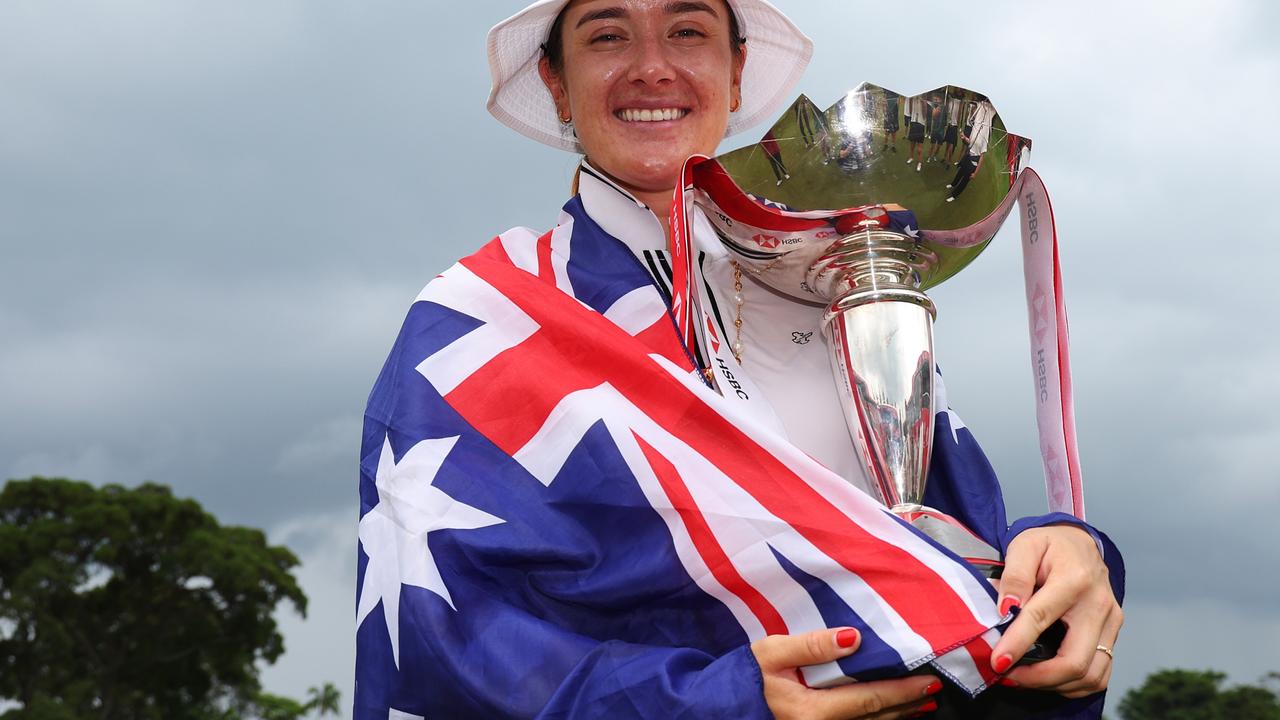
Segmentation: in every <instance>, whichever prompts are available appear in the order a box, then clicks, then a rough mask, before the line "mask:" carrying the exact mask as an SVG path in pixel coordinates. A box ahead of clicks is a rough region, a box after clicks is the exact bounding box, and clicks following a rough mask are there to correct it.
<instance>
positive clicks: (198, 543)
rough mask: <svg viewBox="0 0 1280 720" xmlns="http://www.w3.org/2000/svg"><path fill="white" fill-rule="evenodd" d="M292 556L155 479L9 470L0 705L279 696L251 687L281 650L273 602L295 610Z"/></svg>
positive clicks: (226, 718) (96, 707)
mask: <svg viewBox="0 0 1280 720" xmlns="http://www.w3.org/2000/svg"><path fill="white" fill-rule="evenodd" d="M297 565H298V559H297V558H296V557H294V555H293V554H292V553H291V552H289V551H288V550H287V549H285V548H283V547H273V546H269V545H268V544H267V542H266V538H265V536H264V535H263V533H262V532H261V531H259V530H255V529H252V528H246V527H236V526H224V525H220V524H219V523H218V522H217V520H215V519H214V518H213V516H212V515H210V514H208V513H206V512H205V511H204V510H203V509H202V508H201V507H200V505H199V504H197V503H196V502H195V501H193V500H181V499H178V498H175V497H173V495H172V493H171V492H170V491H169V489H168V488H166V487H164V486H161V485H152V484H146V485H142V486H140V487H137V488H132V489H129V488H124V487H121V486H118V485H108V486H105V487H101V488H95V487H93V486H91V485H89V484H88V483H83V482H73V481H70V480H62V479H44V478H32V479H30V480H22V481H18V480H14V481H10V482H9V483H8V484H7V485H6V486H5V487H4V490H3V492H0V698H3V699H7V700H10V701H16V702H17V703H19V705H20V707H19V708H18V709H16V710H12V711H10V712H9V713H6V714H5V715H4V717H5V718H6V719H7V718H11V717H14V718H31V719H33V720H34V719H35V718H41V719H43V718H48V719H49V720H56V719H58V718H62V717H68V718H101V719H102V720H111V719H114V718H121V719H128V720H133V719H135V718H137V719H151V718H156V719H159V718H165V719H166V720H167V719H178V720H182V719H186V718H191V719H192V720H214V719H215V718H216V719H218V720H231V719H233V718H237V717H240V716H241V715H248V714H258V715H260V716H262V717H264V718H265V717H267V713H269V712H274V711H277V710H282V709H283V710H289V709H291V708H290V707H287V706H285V705H286V704H285V703H283V702H279V701H285V700H288V699H287V698H276V697H275V696H269V695H266V694H264V693H262V692H261V688H260V686H259V683H258V668H257V665H256V663H258V662H259V661H262V662H266V663H271V662H273V661H275V659H276V658H277V657H279V656H280V654H281V653H282V652H283V651H284V643H283V639H282V638H281V636H280V633H279V631H278V630H277V627H276V623H275V620H274V619H273V617H272V613H273V612H274V610H275V608H276V606H277V605H278V604H279V603H281V602H282V601H286V600H287V601H289V603H291V604H292V606H293V607H294V609H295V610H297V612H299V613H301V614H303V615H305V613H306V603H307V599H306V596H305V595H304V594H303V593H302V590H301V589H300V588H299V586H298V584H297V581H296V580H295V579H294V577H293V575H292V574H291V572H290V571H291V570H292V569H293V568H294V567H296V566H297ZM288 702H293V701H288ZM264 703H265V704H264ZM294 704H295V705H297V706H298V707H297V710H298V714H301V712H303V711H304V708H303V706H301V705H300V704H298V703H294ZM282 716H283V715H279V714H277V715H274V716H273V717H282Z"/></svg>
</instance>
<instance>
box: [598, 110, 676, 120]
mask: <svg viewBox="0 0 1280 720" xmlns="http://www.w3.org/2000/svg"><path fill="white" fill-rule="evenodd" d="M688 114H689V111H688V110H685V109H684V108H657V109H654V110H650V109H648V108H645V109H643V110H640V109H635V108H624V109H622V110H619V111H617V112H616V113H614V115H617V116H618V118H619V119H620V120H623V121H624V122H661V121H663V120H679V119H680V118H682V117H684V116H685V115H688Z"/></svg>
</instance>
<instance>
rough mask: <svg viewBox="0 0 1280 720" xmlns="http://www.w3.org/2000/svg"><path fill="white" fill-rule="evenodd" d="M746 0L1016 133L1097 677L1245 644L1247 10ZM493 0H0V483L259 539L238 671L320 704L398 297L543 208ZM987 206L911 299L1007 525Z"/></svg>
mask: <svg viewBox="0 0 1280 720" xmlns="http://www.w3.org/2000/svg"><path fill="white" fill-rule="evenodd" d="M777 4H778V5H779V6H780V7H782V8H783V9H784V10H785V11H786V12H788V13H789V14H790V15H791V17H792V19H793V20H795V22H796V23H797V24H798V25H799V26H800V27H801V28H802V29H804V30H805V31H806V32H808V33H809V34H810V35H811V36H812V37H813V39H814V41H815V43H816V46H817V52H816V54H815V57H814V60H813V62H812V64H811V65H810V67H809V70H808V73H807V75H806V76H805V78H804V79H803V80H802V81H801V84H800V87H799V90H800V91H803V92H805V93H806V94H808V95H809V96H810V97H811V98H813V99H814V100H815V101H816V102H817V103H818V104H819V105H824V106H825V105H826V104H828V103H830V102H833V101H834V100H836V99H837V98H838V97H839V96H840V95H842V94H843V93H844V92H845V91H847V90H849V89H851V88H852V87H853V86H855V85H856V84H858V83H859V82H861V81H864V80H866V81H871V82H874V83H877V84H880V85H883V86H885V87H888V88H891V89H895V90H897V91H899V92H902V93H908V94H909V93H916V92H921V91H924V90H927V89H930V88H933V87H937V86H939V85H944V84H948V83H950V84H955V85H960V86H963V87H968V88H971V89H974V90H978V91H981V92H985V93H986V94H988V95H989V96H990V97H991V99H992V100H993V102H994V104H995V106H996V109H997V110H998V111H999V112H1000V113H1001V115H1002V117H1003V118H1004V121H1005V123H1006V125H1007V126H1008V128H1009V129H1010V130H1011V131H1014V132H1017V133H1019V134H1023V135H1027V136H1030V137H1031V138H1033V139H1034V141H1035V148H1034V153H1033V154H1032V162H1031V164H1032V166H1034V167H1035V168H1037V170H1039V172H1040V173H1041V174H1042V176H1043V177H1044V179H1045V181H1046V183H1047V185H1048V187H1049V190H1050V193H1051V194H1052V196H1053V200H1054V209H1055V211H1056V216H1057V218H1058V221H1059V232H1060V238H1061V243H1062V246H1061V255H1062V263H1063V273H1064V279H1065V285H1066V297H1067V302H1068V310H1069V313H1070V317H1071V331H1072V336H1071V339H1072V350H1073V353H1074V355H1073V358H1072V359H1073V362H1074V367H1075V387H1076V407H1077V419H1078V423H1079V429H1080V447H1081V453H1082V457H1083V463H1082V464H1083V468H1084V472H1085V479H1086V497H1087V502H1088V507H1089V511H1090V516H1089V517H1090V520H1091V521H1093V522H1094V523H1095V524H1096V525H1098V526H1099V527H1101V528H1103V529H1104V530H1106V531H1107V532H1109V533H1110V534H1111V535H1112V537H1113V538H1114V539H1115V540H1116V541H1117V543H1118V544H1119V545H1120V547H1121V549H1122V550H1123V551H1124V554H1125V559H1126V562H1127V564H1128V567H1129V599H1128V602H1127V603H1126V614H1127V618H1128V619H1127V623H1126V626H1125V629H1124V631H1123V632H1122V634H1121V637H1120V640H1119V642H1118V643H1117V647H1116V674H1115V677H1114V679H1113V687H1115V688H1116V689H1117V690H1120V691H1122V690H1123V689H1124V688H1126V687H1128V686H1130V685H1132V684H1135V683H1137V682H1140V681H1141V679H1142V678H1143V677H1144V676H1145V675H1146V674H1147V673H1148V672H1150V671H1152V670H1154V669H1155V668H1157V667H1160V666H1180V667H1196V668H1204V667H1213V668H1218V669H1222V670H1225V671H1228V672H1229V673H1230V674H1231V677H1232V678H1233V679H1234V680H1238V681H1246V682H1252V681H1255V680H1257V678H1258V677H1259V676H1260V675H1262V674H1263V673H1264V672H1266V671H1269V670H1280V655H1278V654H1277V652H1276V650H1275V648H1276V647H1277V646H1280V602H1277V597H1280V560H1278V555H1280V554H1278V552H1277V547H1278V546H1280V529H1277V527H1278V526H1277V523H1276V522H1275V517H1276V514H1277V511H1280V470H1277V466H1276V464H1275V460H1274V456H1275V453H1276V448H1277V447H1280V420H1278V419H1277V416H1276V413H1275V408H1276V407H1278V406H1280V390H1278V389H1277V387H1276V385H1275V384H1274V382H1273V377H1274V375H1275V372H1276V369H1277V367H1280V339H1278V338H1277V336H1276V327H1277V323H1276V320H1275V318H1274V312H1275V310H1274V308H1275V307H1276V305H1277V301H1278V300H1280V292H1277V290H1276V288H1275V286H1274V284H1273V280H1272V278H1273V276H1274V275H1275V272H1276V270H1275V269H1276V267H1277V266H1278V265H1280V220H1278V219H1277V218H1278V217H1280V215H1278V214H1277V212H1276V211H1275V207H1276V205H1277V192H1278V187H1277V186H1278V183H1277V181H1276V179H1275V177H1276V176H1277V174H1280V151H1277V146H1278V145H1280V143H1277V140H1276V138H1275V137H1274V136H1273V134H1272V132H1271V131H1272V130H1273V129H1274V125H1275V121H1276V119H1277V118H1280V94H1278V93H1277V92H1276V88H1280V49H1278V48H1280V43H1277V41H1276V37H1277V33H1280V10H1277V9H1276V8H1277V7H1280V6H1277V5H1276V4H1273V3H1269V2H1265V1H1263V0H1257V1H1256V2H1244V1H1216V2H1208V1H1207V0H1206V1H1205V2H1199V3H1191V2H1169V1H1168V0H1164V1H1156V0H1152V1H1150V2H1129V3H1120V2H1114V1H1112V2H1076V3H1071V4H1067V3H1052V4H1050V3H1036V4H1031V3H1019V2H1012V1H1010V2H984V3H974V2H971V3H946V4H942V3H937V4H934V3H925V4H923V5H921V4H919V3H916V4H913V5H911V6H910V8H908V7H907V6H905V5H902V6H899V5H897V4H894V3H885V2H876V3H864V2H851V1H850V0H830V1H827V2H818V1H817V0H803V2H802V1H801V0H778V3H777ZM522 5H523V3H522V2H520V1H519V0H515V1H508V0H502V1H501V2H498V1H496V0H486V1H485V2H482V3H474V2H473V3H452V2H451V3H443V2H426V1H425V0H420V1H418V2H408V1H407V0H362V1H361V2H355V1H354V0H352V1H349V2H336V1H335V0H270V1H266V2H264V1H262V0H219V1H218V2H214V1H212V0H204V1H203V2H198V1H196V0H116V2H112V3H99V2H87V1H84V2H81V1H71V0H3V2H0V477H26V476H30V475H33V474H43V475H63V476H70V477H75V478H80V479H85V480H90V481H93V482H95V483H106V482H118V483H124V484H136V483H138V482H141V481H144V480H151V481H155V482H161V483H165V484H168V485H171V486H173V487H174V489H175V491H176V492H177V493H178V494H179V495H181V496H189V497H193V498H195V499H197V500H199V501H200V502H201V503H203V504H204V505H205V507H206V508H208V509H209V510H210V511H212V512H214V513H215V514H216V515H217V516H218V517H219V518H220V519H221V520H222V521H224V522H231V523H240V524H249V525H255V526H259V527H263V528H266V529H267V530H268V531H269V533H270V537H271V539H272V541H273V542H276V543H284V544H287V545H288V546H289V547H290V548H292V549H293V550H294V551H295V552H297V553H298V554H299V555H300V556H301V558H302V560H303V565H302V567H301V569H300V571H299V575H300V577H301V579H302V581H303V584H304V588H305V590H306V592H307V594H308V595H309V596H310V599H311V606H310V613H309V617H308V618H307V619H306V620H305V621H303V620H301V619H300V618H297V617H296V616H294V615H292V614H290V613H289V612H285V611H282V613H281V616H280V617H281V621H282V623H283V626H284V628H285V631H286V644H287V647H288V652H287V653H286V654H285V656H284V657H283V658H282V659H281V660H280V662H279V663H277V665H276V666H275V667H273V668H270V669H269V670H268V671H267V672H266V674H265V679H266V684H267V687H268V689H269V690H271V691H274V692H277V693H283V694H294V695H301V694H303V693H304V692H305V690H306V688H307V687H308V686H310V685H314V684H319V683H321V682H324V681H332V682H334V683H335V684H336V685H338V687H339V688H341V689H342V691H343V695H344V700H343V704H344V706H349V702H350V699H351V686H352V658H353V642H352V633H353V618H354V607H355V603H354V596H355V588H354V576H355V555H356V553H355V543H356V540H355V533H356V514H357V498H356V478H357V465H356V461H357V453H358V446H359V436H360V420H361V414H362V412H363V404H364V399H365V397H366V395H367V393H368V391H369V388H370V386H371V384H372V382H373V379H374V377H375V375H376V374H377V371H378V369H379V367H380V365H381V363H382V360H383V358H384V356H385V354H386V352H387V350H388V349H389V348H390V344H391V341H392V339H393V338H394V335H395V332H396V330H397V328H398V327H399V324H400V322H401V320H402V319H403V317H404V313H405V311H406V309H407V307H408V305H409V303H410V302H411V301H412V299H413V298H414V296H415V295H416V293H417V291H418V290H419V289H420V288H421V286H422V285H423V284H424V283H425V282H426V281H427V280H429V279H430V278H431V277H433V276H434V275H435V274H436V273H437V272H439V271H440V270H442V269H443V268H445V267H446V266H447V265H448V264H449V263H450V262H452V261H453V260H454V259H456V258H457V257H459V256H461V255H463V254H466V253H467V252H469V251H471V250H473V249H475V248H476V247H478V246H479V245H480V244H482V243H483V242H485V241H487V240H488V239H489V238H490V237H492V236H493V235H495V234H496V233H498V232H500V231H502V230H504V229H506V228H508V227H511V226H515V225H527V226H530V227H534V228H538V229H546V228H548V227H549V226H550V225H551V224H552V223H553V222H554V221H555V218H556V215H557V211H558V208H559V206H560V205H561V204H562V203H563V201H564V200H565V199H566V195H567V188H568V183H569V178H570V175H571V171H572V168H573V166H574V163H575V159H574V158H573V157H572V156H570V155H567V154H565V153H561V152H558V151H555V150H551V149H549V148H545V147H543V146H540V145H537V144H535V143H533V142H532V141H529V140H526V139H524V138H523V137H520V136H518V135H516V134H514V133H512V132H510V131H508V130H506V129H505V128H504V127H503V126H501V125H500V124H498V123H497V122H496V121H494V120H493V119H492V118H490V117H489V116H488V114H487V113H486V112H485V110H484V101H485V97H486V95H487V93H488V88H489V80H488V68H487V65H486V61H485V55H484V34H485V31H486V30H487V29H488V27H489V26H490V25H492V24H493V23H495V22H497V21H498V20H501V19H502V18H504V17H506V16H507V15H510V14H511V13H513V12H515V11H516V10H518V9H519V8H520V7H521V6H522ZM446 6H447V7H448V8H449V10H448V13H449V14H448V15H447V16H446V15H445V14H444V13H443V12H442V11H441V10H439V8H442V7H446ZM747 34H748V36H750V28H748V29H747ZM763 130H764V128H763V127H761V128H758V129H756V130H753V131H751V132H749V133H747V134H744V135H741V136H739V137H737V138H731V139H730V140H728V141H727V142H726V145H725V148H726V149H728V148H732V147H735V146H737V145H738V144H741V143H744V142H747V141H748V140H749V139H754V138H756V137H758V135H759V134H760V133H762V132H763ZM1014 225H1015V224H1011V225H1010V227H1009V228H1008V229H1007V230H1006V231H1005V232H1004V233H1002V234H1001V235H1000V236H999V237H998V238H997V240H996V242H995V243H993V245H992V247H991V248H990V249H989V250H988V251H987V252H986V253H985V254H984V255H983V256H982V257H981V258H980V259H979V260H978V261H977V262H976V263H975V264H974V265H973V266H972V267H970V268H969V269H968V270H966V271H965V272H964V273H962V274H961V275H959V276H958V277H957V278H956V279H954V280H952V281H950V282H949V283H948V284H946V285H944V286H942V287H941V288H939V289H937V290H936V291H934V292H933V293H932V294H933V296H934V298H935V299H936V300H937V302H938V305H939V310H940V316H939V323H938V327H937V335H938V340H937V343H938V357H939V361H940V362H941V364H942V365H943V366H944V367H945V368H946V370H947V379H948V383H947V386H948V394H949V397H950V399H951V401H952V403H953V405H954V406H955V407H956V409H957V410H958V412H959V413H960V414H961V416H962V417H964V418H965V420H966V422H967V423H968V425H969V426H970V427H971V428H972V429H973V430H974V432H975V434H976V435H977V437H978V438H979V440H981V441H982V442H983V443H984V446H985V448H986V449H987V451H988V453H989V454H990V456H991V458H992V461H993V463H994V464H995V466H996V468H997V469H998V470H999V471H1000V473H1001V476H1002V478H1003V482H1004V485H1005V487H1006V493H1007V499H1008V503H1009V505H1010V514H1011V515H1013V516H1019V515H1029V514H1038V513H1040V512H1042V511H1043V507H1044V499H1043V490H1042V480H1041V470H1040V463H1039V458H1038V454H1037V451H1036V435H1035V430H1034V419H1033V409H1032V397H1031V392H1030V388H1029V386H1030V370H1029V368H1028V367H1027V361H1026V352H1027V351H1026V343H1027V340H1026V333H1027V331H1026V320H1025V316H1024V309H1023V300H1022V287H1021V283H1022V277H1021V259H1020V256H1019V250H1018V242H1017V241H1018V238H1017V235H1016V227H1014ZM1118 698H1119V693H1118V692H1117V693H1116V694H1115V695H1114V696H1113V699H1112V702H1113V704H1114V703H1115V702H1117V701H1118Z"/></svg>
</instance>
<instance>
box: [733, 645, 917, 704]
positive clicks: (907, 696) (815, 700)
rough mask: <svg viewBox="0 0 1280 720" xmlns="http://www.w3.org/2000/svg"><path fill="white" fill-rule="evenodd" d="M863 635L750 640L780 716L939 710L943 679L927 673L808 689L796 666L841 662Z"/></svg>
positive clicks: (770, 700)
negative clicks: (933, 697) (938, 698)
mask: <svg viewBox="0 0 1280 720" xmlns="http://www.w3.org/2000/svg"><path fill="white" fill-rule="evenodd" d="M860 641H861V637H860V636H859V635H858V632H857V631H856V630H854V629H853V628H839V629H832V630H817V631H814V632H808V633H801V634H797V635H771V636H769V637H766V638H763V639H761V640H757V641H756V642H754V643H752V644H751V651H752V653H754V654H755V656H756V661H757V662H758V663H759V665H760V671H761V674H762V676H763V680H764V696H765V701H766V702H767V703H768V705H769V709H770V710H771V711H772V712H773V714H774V716H775V717H777V718H779V720H790V719H791V718H814V719H818V720H822V719H829V720H844V719H847V718H876V719H877V720H889V719H890V718H905V717H911V716H914V715H916V714H919V713H922V712H930V711H932V710H934V709H936V708H937V706H936V703H934V704H931V703H933V699H932V696H933V695H935V694H937V693H938V692H940V691H941V690H942V681H940V680H938V679H937V678H934V677H932V676H928V675H917V676H911V677H905V678H897V679H894V680H876V681H872V682H862V683H852V684H849V685H843V686H840V687H834V688H825V689H812V688H809V687H806V686H805V685H804V684H803V683H802V682H801V681H800V677H799V675H798V671H797V668H800V667H803V666H806V665H819V664H822V663H827V662H831V661H833V660H839V659H840V658H842V657H846V656H848V655H851V654H852V653H854V652H855V651H856V650H857V649H858V646H859V644H860Z"/></svg>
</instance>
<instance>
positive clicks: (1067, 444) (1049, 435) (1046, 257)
mask: <svg viewBox="0 0 1280 720" xmlns="http://www.w3.org/2000/svg"><path fill="white" fill-rule="evenodd" d="M706 160H707V158H706V157H704V156H700V155H695V156H693V157H690V158H689V159H688V160H687V161H685V164H684V168H683V170H682V171H681V183H680V187H678V188H676V191H675V197H674V198H673V202H672V204H671V217H670V221H671V245H670V251H671V257H672V275H673V277H672V293H671V311H672V315H673V316H674V317H675V321H676V326H677V328H678V329H679V332H680V338H681V339H682V340H683V341H684V343H685V345H686V347H689V348H692V347H694V344H695V343H696V342H697V340H696V333H697V325H696V324H695V322H694V308H693V306H692V305H693V303H692V298H693V293H694V285H693V283H694V282H696V279H695V277H694V270H693V246H692V241H693V239H692V223H691V218H690V217H689V213H688V198H689V195H690V194H691V193H692V192H693V190H694V187H693V176H694V173H693V170H694V168H695V167H696V166H698V165H699V164H701V163H702V162H704V161H706ZM1015 199H1016V201H1017V203H1018V206H1019V208H1020V210H1021V215H1022V264H1023V279H1024V282H1025V285H1026V295H1027V322H1028V326H1029V330H1030V346H1031V373H1032V384H1033V391H1034V394H1035V397H1036V425H1037V427H1038V429H1039V434H1040V457H1041V460H1042V461H1043V463H1044V474H1045V491H1046V494H1047V496H1048V500H1049V509H1050V511H1052V512H1063V513H1069V514H1071V515H1074V516H1076V517H1078V518H1080V519H1082V520H1083V519H1084V481H1083V478H1082V477H1081V473H1080V454H1079V450H1078V448H1077V445H1076V421H1075V408H1074V401H1073V399H1072V390H1071V359H1070V355H1071V353H1070V349H1069V347H1068V333H1067V311H1066V303H1065V301H1064V299H1063V290H1062V270H1061V267H1060V265H1059V260H1058V233H1057V229H1056V227H1055V224H1054V220H1053V207H1052V205H1051V204H1050V202H1049V194H1048V191H1047V190H1046V189H1045V186H1044V182H1043V181H1041V179H1040V176H1039V175H1038V174H1036V172H1035V171H1034V170H1032V169H1030V168H1026V169H1024V170H1022V171H1021V172H1020V173H1018V175H1017V178H1016V179H1015V180H1014V181H1013V184H1012V186H1011V187H1010V192H1009V195H1007V196H1006V198H1005V200H1004V201H1003V202H1001V203H1000V207H998V208H997V209H996V210H995V211H993V212H992V213H991V215H989V216H988V217H987V218H985V219H984V220H981V221H979V222H978V223H975V224H974V225H973V226H971V227H969V228H965V229H960V230H954V231H939V232H930V231H924V234H925V235H927V236H929V239H930V240H933V241H936V242H940V243H942V244H946V245H951V246H955V247H966V246H971V245H973V244H976V243H979V242H982V241H983V240H985V239H986V238H989V237H991V234H992V233H994V231H995V228H998V227H999V225H1000V224H1001V223H1002V222H1003V221H1004V219H1005V217H1006V216H1007V214H1008V213H1009V211H1010V210H1011V209H1012V208H1011V204H1012V202H1013V201H1014V200H1015ZM752 210H755V211H761V210H763V208H761V207H753V208H752ZM789 220H790V222H793V223H797V226H799V225H809V224H812V222H813V221H812V220H807V221H806V220H804V219H801V218H798V217H792V218H789ZM993 223H994V226H995V227H992V224H993Z"/></svg>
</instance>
